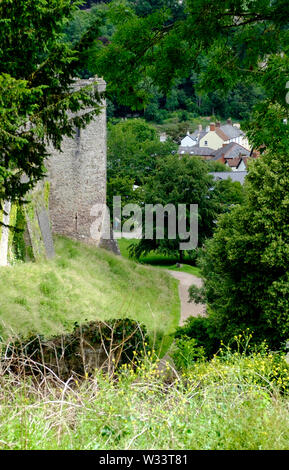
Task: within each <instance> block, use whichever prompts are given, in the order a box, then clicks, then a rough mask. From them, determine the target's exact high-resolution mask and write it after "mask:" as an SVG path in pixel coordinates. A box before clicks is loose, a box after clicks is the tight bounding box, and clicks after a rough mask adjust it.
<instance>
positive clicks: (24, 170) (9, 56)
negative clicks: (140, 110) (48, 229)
mask: <svg viewBox="0 0 289 470" xmlns="http://www.w3.org/2000/svg"><path fill="white" fill-rule="evenodd" d="M78 4H79V2H78V1H74V0H73V1H71V0H49V1H48V0H42V1H37V2H35V1H33V0H17V1H10V0H3V1H2V2H0V23H1V28H0V42H1V48H0V149H1V152H0V206H1V205H2V203H3V200H5V199H11V200H14V201H15V200H18V201H20V202H21V201H22V200H23V197H24V196H25V193H26V192H27V191H28V190H29V189H31V188H32V187H33V186H34V185H35V184H36V182H37V181H38V180H39V179H41V178H42V177H43V176H44V174H45V167H44V161H45V159H46V158H47V157H49V151H48V146H47V144H52V145H54V147H56V148H57V149H60V147H61V141H62V138H63V136H64V135H67V136H72V134H73V131H74V129H75V126H77V127H80V128H81V127H84V126H85V125H86V124H87V122H88V121H89V120H90V119H91V118H92V117H93V116H94V115H95V114H97V113H98V111H99V105H98V103H99V95H98V93H97V91H96V90H94V89H93V88H90V89H83V90H80V91H76V90H73V88H72V85H73V82H74V77H75V76H76V75H77V71H78V70H79V68H80V67H81V66H82V65H83V61H84V57H85V51H86V48H87V44H88V43H90V42H91V40H93V37H94V35H95V33H96V30H97V29H98V27H99V19H98V21H97V22H95V23H94V24H91V25H90V29H89V30H88V31H86V34H85V37H82V38H81V39H80V40H79V41H78V43H77V44H75V46H74V47H73V48H72V47H69V46H68V45H67V44H65V43H64V41H63V40H62V30H63V27H64V25H65V24H66V22H67V21H68V19H69V18H71V15H72V14H73V12H74V11H75V9H76V8H77V6H78ZM88 106H89V107H91V109H92V110H91V111H90V112H88V113H84V114H82V115H81V116H79V115H75V114H73V116H74V117H69V113H68V112H71V113H77V111H79V110H81V109H84V108H86V107H88Z"/></svg>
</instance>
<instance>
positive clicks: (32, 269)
mask: <svg viewBox="0 0 289 470" xmlns="http://www.w3.org/2000/svg"><path fill="white" fill-rule="evenodd" d="M55 246H56V254H57V255H56V258H55V259H54V260H51V261H47V262H42V263H18V264H16V265H14V266H13V267H5V268H0V336H2V337H3V338H5V339H6V338H8V337H9V336H11V335H12V336H13V335H22V336H24V337H26V336H31V335H32V334H35V333H36V334H41V335H44V336H46V337H50V336H52V335H56V334H63V333H70V332H71V331H72V330H73V328H74V325H75V323H76V322H77V323H78V324H83V323H85V322H89V321H95V320H106V319H113V318H125V317H128V318H131V319H134V320H137V321H139V322H140V323H143V324H145V325H146V326H147V329H148V331H149V333H150V334H151V335H152V336H154V335H156V334H158V335H169V334H170V333H171V332H172V331H174V329H175V327H176V326H177V325H178V323H179V316H180V304H179V298H178V290H177V282H176V281H175V280H174V279H172V278H171V276H169V275H168V274H167V273H165V272H163V271H161V270H157V269H153V268H150V267H146V266H141V265H139V264H137V263H135V262H133V261H130V260H127V259H123V258H122V257H119V256H115V255H113V254H112V253H109V252H107V251H105V250H101V249H98V248H95V247H92V246H86V245H84V244H81V243H77V242H73V241H71V240H68V239H65V238H60V237H58V238H57V239H56V242H55Z"/></svg>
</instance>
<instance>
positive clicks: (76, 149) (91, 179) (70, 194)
mask: <svg viewBox="0 0 289 470" xmlns="http://www.w3.org/2000/svg"><path fill="white" fill-rule="evenodd" d="M93 82H95V84H96V86H97V87H98V91H99V92H103V91H105V82H104V81H103V80H102V79H99V78H93V79H88V80H79V81H77V83H76V86H77V87H84V86H87V85H91V84H92V83H93ZM47 168H48V175H49V176H48V178H49V182H50V200H49V210H50V217H51V222H52V231H53V232H54V233H58V234H62V235H66V236H68V237H70V238H73V239H76V240H82V241H85V242H87V243H98V242H99V240H96V239H94V238H92V236H91V233H90V228H91V225H92V223H93V221H94V220H95V217H94V216H91V215H90V213H91V209H92V207H93V206H94V205H95V204H105V202H106V105H105V101H103V102H102V109H101V112H100V114H99V115H98V116H96V117H95V118H94V119H93V120H92V121H91V122H90V123H89V124H88V125H87V126H86V128H85V129H76V133H75V138H74V139H71V138H64V140H63V143H62V152H59V151H55V150H54V151H52V156H51V157H50V159H49V160H48V162H47ZM99 235H100V233H99Z"/></svg>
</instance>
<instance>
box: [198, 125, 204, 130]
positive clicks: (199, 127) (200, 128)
mask: <svg viewBox="0 0 289 470" xmlns="http://www.w3.org/2000/svg"><path fill="white" fill-rule="evenodd" d="M198 129H199V132H201V131H202V130H203V126H202V124H199V125H198Z"/></svg>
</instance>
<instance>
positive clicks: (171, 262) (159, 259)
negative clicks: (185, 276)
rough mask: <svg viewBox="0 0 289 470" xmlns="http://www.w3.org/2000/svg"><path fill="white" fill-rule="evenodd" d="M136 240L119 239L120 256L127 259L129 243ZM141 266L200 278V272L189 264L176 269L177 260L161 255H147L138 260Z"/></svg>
mask: <svg viewBox="0 0 289 470" xmlns="http://www.w3.org/2000/svg"><path fill="white" fill-rule="evenodd" d="M135 241H136V239H130V240H128V239H125V238H121V239H119V240H118V245H119V249H120V252H121V254H122V256H124V257H125V258H129V252H128V247H129V245H130V244H131V243H134V242H135ZM140 262H141V263H142V264H149V265H151V266H156V267H158V268H162V269H172V270H174V271H183V272H185V273H189V274H194V275H195V276H198V277H200V270H199V268H197V267H196V266H191V265H190V264H182V267H181V268H177V266H176V263H177V262H178V260H177V259H176V258H174V257H172V256H164V255H161V254H149V255H147V256H142V257H141V258H140Z"/></svg>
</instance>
